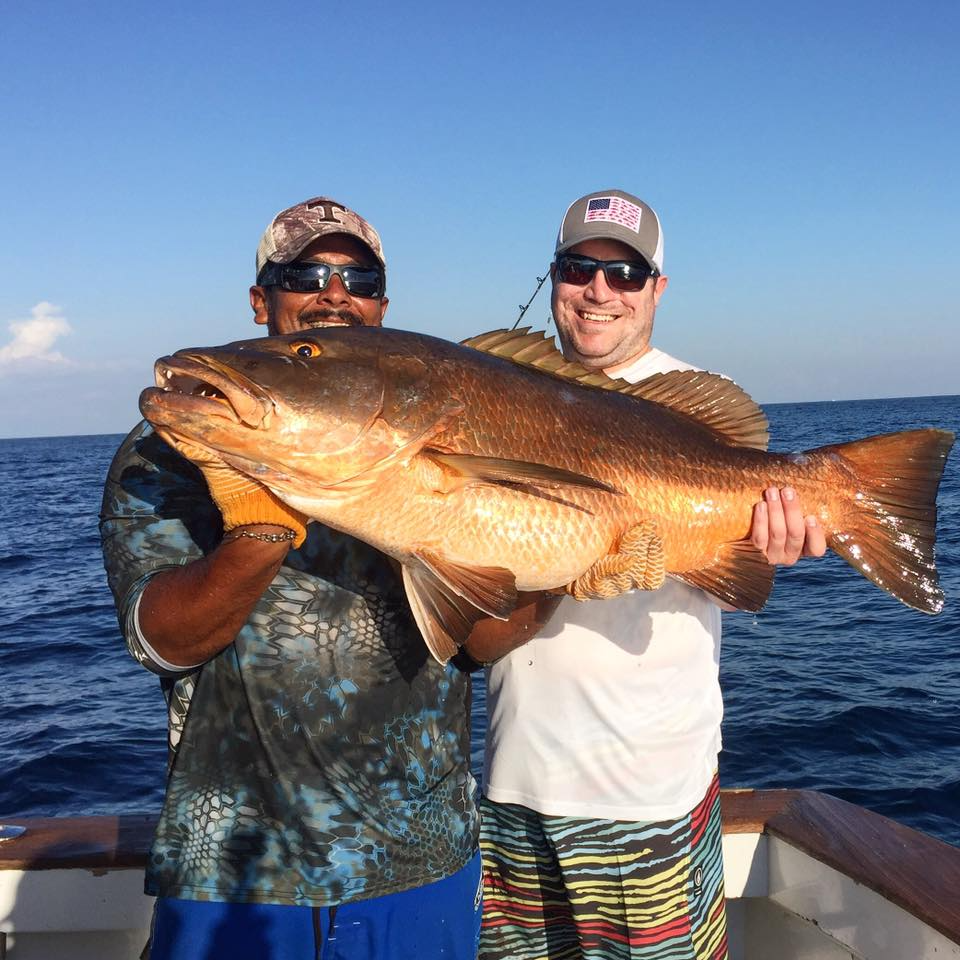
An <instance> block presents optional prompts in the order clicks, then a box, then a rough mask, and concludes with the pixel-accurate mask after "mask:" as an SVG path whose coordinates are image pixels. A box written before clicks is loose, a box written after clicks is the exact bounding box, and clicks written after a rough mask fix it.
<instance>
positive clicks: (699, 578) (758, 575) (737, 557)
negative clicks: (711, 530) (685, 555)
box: [672, 540, 777, 611]
mask: <svg viewBox="0 0 960 960" xmlns="http://www.w3.org/2000/svg"><path fill="white" fill-rule="evenodd" d="M776 572H777V568H776V567H775V566H773V565H772V564H770V563H768V562H767V558H766V557H765V556H764V555H763V554H762V553H761V552H760V551H759V550H758V549H757V548H756V547H755V546H754V545H753V544H752V543H751V542H750V541H749V540H736V541H734V542H733V543H725V544H723V545H722V546H721V547H720V549H719V550H718V551H717V558H716V560H715V561H714V562H713V563H712V564H710V566H708V567H704V568H702V569H701V570H684V571H683V572H682V573H672V576H673V577H675V578H676V579H677V580H682V581H683V582H684V583H689V584H690V586H692V587H699V588H700V589H701V590H705V591H706V592H707V593H709V594H710V595H711V596H712V597H716V598H717V599H718V600H722V601H723V602H724V603H728V604H730V606H732V607H736V608H737V609H738V610H750V611H757V610H759V609H761V608H762V607H763V605H764V604H765V603H766V602H767V598H768V597H769V596H770V591H771V590H772V589H773V578H774V576H776Z"/></svg>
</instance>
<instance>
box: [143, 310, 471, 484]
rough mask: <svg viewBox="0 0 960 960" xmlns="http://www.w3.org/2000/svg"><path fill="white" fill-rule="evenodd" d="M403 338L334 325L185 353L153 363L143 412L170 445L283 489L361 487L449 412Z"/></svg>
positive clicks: (409, 450)
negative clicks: (185, 447)
mask: <svg viewBox="0 0 960 960" xmlns="http://www.w3.org/2000/svg"><path fill="white" fill-rule="evenodd" d="M395 339H396V338H391V337H390V336H389V335H388V334H387V332H386V331H381V330H376V329H368V328H362V327H361V328H350V327H330V328H321V329H316V330H310V331H303V332H298V333H294V334H288V335H285V336H279V337H263V338H259V339H256V340H246V341H240V342H237V343H231V344H227V345H226V346H222V347H209V348H192V349H187V350H180V351H178V352H177V353H175V354H173V355H172V356H169V357H162V358H161V359H159V360H158V361H157V363H156V365H155V368H154V375H155V380H156V386H155V387H151V388H149V389H147V390H145V391H144V392H143V393H142V394H141V397H140V409H141V411H142V413H143V415H144V417H145V418H146V419H147V420H148V421H150V423H151V424H152V425H153V426H154V427H155V429H156V430H157V431H158V433H159V434H160V435H161V436H162V437H164V439H167V440H168V441H170V442H172V443H173V444H174V446H180V445H182V444H183V443H184V442H185V443H186V444H188V445H190V446H192V447H199V448H202V449H204V450H207V451H209V452H210V453H211V454H213V455H214V456H215V457H216V458H217V459H220V460H223V461H224V462H226V463H227V464H229V465H230V466H231V467H233V468H234V469H236V470H238V471H239V472H241V473H244V474H246V475H248V476H250V477H251V478H252V479H254V480H257V481H258V482H260V483H263V484H264V485H265V486H268V487H269V488H270V489H272V490H274V492H276V493H278V494H279V495H280V496H284V494H285V493H293V494H296V495H302V494H303V493H304V490H305V489H308V488H309V489H317V488H334V487H337V486H343V485H349V484H350V483H351V482H354V483H360V482H361V481H362V480H363V478H369V477H371V476H372V475H373V474H375V473H376V472H377V470H378V469H379V468H382V467H383V466H384V465H386V464H389V463H395V462H398V461H401V460H402V459H403V456H404V454H405V453H408V454H409V455H410V456H412V455H413V454H414V453H416V452H417V450H418V449H419V448H420V446H422V442H425V438H429V437H430V436H433V435H435V433H436V432H437V430H438V429H440V425H441V424H442V423H443V422H445V421H446V420H447V419H448V418H449V415H450V413H451V411H452V409H453V407H452V406H451V401H450V398H449V397H443V396H442V391H438V389H437V385H436V384H435V383H432V382H431V378H430V377H429V376H428V373H429V367H428V365H427V363H426V361H425V360H424V359H423V358H421V357H418V356H416V355H414V354H411V353H409V352H406V351H404V349H403V348H402V343H401V344H399V345H398V344H397V343H396V342H395ZM454 406H455V405H454Z"/></svg>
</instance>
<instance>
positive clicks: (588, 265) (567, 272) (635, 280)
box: [556, 253, 660, 293]
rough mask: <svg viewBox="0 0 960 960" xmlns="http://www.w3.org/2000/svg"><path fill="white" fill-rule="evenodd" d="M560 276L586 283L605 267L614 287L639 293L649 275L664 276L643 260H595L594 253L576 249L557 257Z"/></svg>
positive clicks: (565, 280) (561, 280) (608, 280)
mask: <svg viewBox="0 0 960 960" xmlns="http://www.w3.org/2000/svg"><path fill="white" fill-rule="evenodd" d="M556 266H557V276H558V277H559V278H560V282H561V283H572V284H573V285H574V286H577V287H585V286H586V285H587V284H588V283H589V282H590V281H591V280H592V279H593V277H594V274H595V273H596V272H597V271H598V270H602V271H603V275H604V277H606V279H607V284H608V285H609V286H610V287H611V288H612V289H613V290H622V291H623V292H624V293H635V292H636V291H637V290H642V289H643V288H644V285H645V284H646V282H647V279H648V278H649V277H658V276H660V273H659V271H657V270H655V269H654V268H653V267H651V266H650V264H649V263H644V262H643V261H641V260H594V259H593V257H581V256H578V255H577V254H575V253H564V254H561V255H560V256H559V257H557V264H556Z"/></svg>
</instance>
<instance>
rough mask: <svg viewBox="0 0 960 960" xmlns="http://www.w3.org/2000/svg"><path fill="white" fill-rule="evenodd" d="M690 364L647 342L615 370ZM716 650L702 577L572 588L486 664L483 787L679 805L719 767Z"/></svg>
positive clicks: (592, 800)
mask: <svg viewBox="0 0 960 960" xmlns="http://www.w3.org/2000/svg"><path fill="white" fill-rule="evenodd" d="M693 369H696V368H695V367H692V366H690V365H689V364H686V363H682V362H681V361H679V360H675V359H674V358H673V357H671V356H669V355H667V354H665V353H663V352H662V351H660V350H656V349H651V350H649V351H648V352H647V353H645V354H644V355H643V356H642V357H640V358H639V359H638V360H637V361H635V362H634V363H633V364H632V365H631V366H630V367H628V368H625V369H624V370H621V371H618V373H617V375H618V376H620V377H622V378H623V379H625V380H629V381H631V382H637V381H639V380H643V379H644V378H646V377H649V376H651V375H652V374H654V373H665V372H667V371H669V370H693ZM719 664H720V609H719V608H718V607H717V605H716V604H715V603H714V602H713V601H711V600H710V598H709V597H708V596H707V595H706V594H705V593H704V592H703V591H701V590H697V589H695V588H693V587H689V586H687V585H686V584H684V583H680V582H679V581H676V580H671V579H669V578H668V579H667V581H666V583H665V584H664V585H663V586H662V587H661V588H660V589H659V590H653V591H647V590H632V591H630V592H629V593H626V594H623V595H622V596H619V597H615V598H613V599H611V600H590V601H587V602H586V603H578V602H577V601H576V600H574V599H572V598H571V597H565V598H564V599H563V600H562V601H561V602H560V606H559V607H558V608H557V611H556V612H555V613H554V615H553V617H552V618H551V619H550V620H549V621H548V623H547V624H546V625H545V626H544V628H543V629H542V630H541V631H540V632H539V633H538V634H537V636H536V637H534V639H533V640H531V641H530V642H529V643H526V644H524V645H523V646H522V647H518V648H517V649H516V650H513V651H512V652H510V653H509V654H507V655H506V656H505V657H503V658H501V659H500V660H498V661H497V662H496V663H494V664H492V665H491V666H490V667H489V668H488V669H487V742H486V753H485V760H484V774H483V784H484V793H485V794H486V796H487V797H488V798H489V799H491V800H494V801H496V802H498V803H517V804H522V805H523V806H525V807H529V808H530V809H532V810H537V811H539V812H540V813H544V814H553V815H556V816H569V817H585V818H600V819H607V820H665V819H672V818H675V817H680V816H682V815H683V814H685V813H687V812H688V811H689V810H691V809H692V808H693V807H694V806H696V804H697V803H698V802H699V801H700V800H701V799H702V797H703V795H704V794H705V793H706V790H707V788H708V786H709V785H710V781H711V779H712V777H713V774H714V772H715V771H716V769H717V755H718V754H719V752H720V746H721V743H720V721H721V719H722V716H723V701H722V699H721V695H720V683H719Z"/></svg>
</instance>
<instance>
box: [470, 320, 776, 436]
mask: <svg viewBox="0 0 960 960" xmlns="http://www.w3.org/2000/svg"><path fill="white" fill-rule="evenodd" d="M463 346H465V347H472V348H473V349H474V350H481V351H482V352H483V353H489V354H491V355H492V356H495V357H503V358H504V359H506V360H512V361H513V362H514V363H519V364H522V365H523V366H526V367H533V368H534V369H536V370H541V371H543V372H545V373H552V374H554V375H555V376H558V377H563V378H564V379H566V380H572V381H574V382H575V383H580V384H583V385H585V386H589V387H599V388H600V389H601V390H614V391H616V392H617V393H624V394H627V395H628V396H631V397H640V398H642V399H644V400H649V401H651V402H652V403H658V404H660V405H661V406H664V407H669V408H670V409H671V410H674V411H675V412H677V413H680V414H683V416H685V417H689V418H690V419H691V420H694V421H695V422H696V423H699V424H701V425H702V426H704V427H707V428H708V429H709V430H712V431H713V432H714V433H716V434H717V435H718V436H719V437H720V438H721V439H722V440H723V441H724V442H725V443H730V444H734V445H736V446H741V447H753V448H755V449H757V450H766V449H767V443H768V441H769V438H770V434H769V430H768V426H767V418H766V415H765V414H764V412H763V411H762V410H761V409H760V408H759V407H758V406H757V404H756V403H754V401H753V400H752V399H751V398H750V397H749V396H748V395H747V394H746V393H745V392H744V391H743V390H742V389H741V388H740V387H738V386H737V385H736V384H735V383H734V382H733V381H732V380H728V379H727V378H726V377H722V376H720V375H719V374H717V373H707V372H706V371H700V370H674V371H671V372H670V373H656V374H654V375H653V376H652V377H648V378H647V379H646V380H642V381H641V382H640V383H628V382H627V381H626V380H621V379H617V378H614V377H608V376H607V375H606V374H605V373H603V371H600V370H588V369H587V368H586V367H584V366H583V365H582V364H579V363H575V362H573V361H571V360H564V358H563V354H562V353H561V352H560V351H559V350H558V349H557V346H556V344H555V343H554V341H553V337H548V336H547V334H546V333H544V332H543V331H542V330H538V331H534V332H533V333H531V332H530V328H529V327H520V328H519V329H517V330H491V331H490V332H489V333H481V334H479V335H478V336H476V337H470V338H469V339H467V340H464V341H463Z"/></svg>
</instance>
